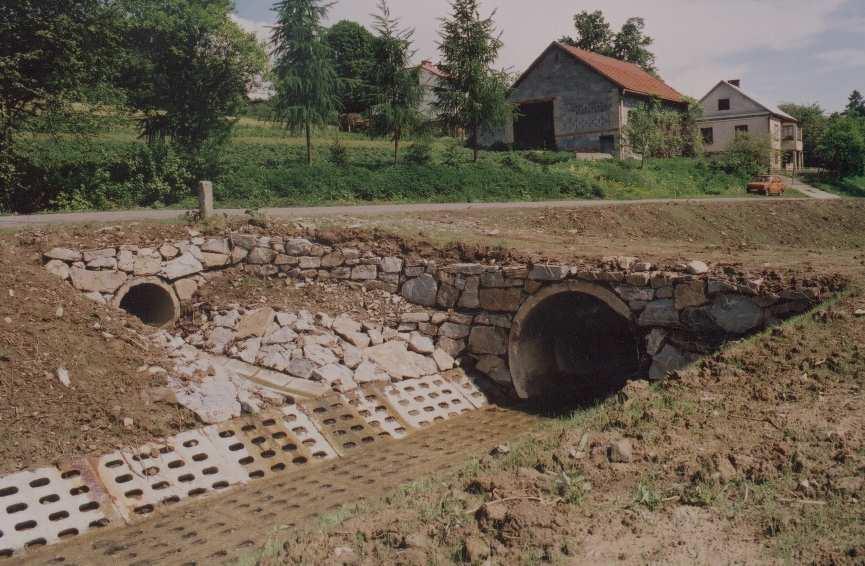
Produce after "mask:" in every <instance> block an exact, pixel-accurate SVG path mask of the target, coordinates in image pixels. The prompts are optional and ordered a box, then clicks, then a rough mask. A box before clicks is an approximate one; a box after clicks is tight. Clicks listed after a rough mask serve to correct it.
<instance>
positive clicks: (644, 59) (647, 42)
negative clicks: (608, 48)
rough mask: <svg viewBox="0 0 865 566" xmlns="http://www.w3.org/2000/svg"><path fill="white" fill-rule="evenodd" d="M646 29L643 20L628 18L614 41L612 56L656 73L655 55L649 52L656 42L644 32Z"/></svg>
mask: <svg viewBox="0 0 865 566" xmlns="http://www.w3.org/2000/svg"><path fill="white" fill-rule="evenodd" d="M645 27H646V22H645V20H643V18H628V21H626V22H625V24H624V25H623V26H622V29H621V30H620V31H619V33H617V34H616V36H615V38H614V39H613V45H612V56H613V57H615V58H616V59H621V60H622V61H627V62H628V63H633V64H635V65H639V66H640V67H642V68H643V69H645V70H646V71H649V72H650V73H655V72H656V69H655V55H654V53H652V52H651V51H649V47H651V46H652V44H653V43H654V42H655V40H654V39H652V38H651V37H649V36H648V35H646V34H645V33H644V32H643V29H644V28H645Z"/></svg>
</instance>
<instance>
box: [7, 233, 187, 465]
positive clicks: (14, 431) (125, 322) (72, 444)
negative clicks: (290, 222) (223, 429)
mask: <svg viewBox="0 0 865 566" xmlns="http://www.w3.org/2000/svg"><path fill="white" fill-rule="evenodd" d="M27 244H28V245H19V243H18V242H17V241H16V240H15V239H13V238H9V237H7V238H3V239H0V293H2V297H3V298H2V300H0V390H2V399H3V402H2V403H0V472H8V471H13V470H18V469H23V468H29V467H33V466H39V465H46V464H49V463H52V462H56V461H59V460H62V459H64V458H69V457H73V456H81V455H84V454H88V453H99V452H104V451H107V450H110V449H113V448H115V447H118V446H127V445H130V444H134V443H136V442H142V441H146V440H149V439H151V438H153V437H155V436H159V435H164V434H169V433H172V432H173V431H177V430H181V429H184V428H187V427H188V426H189V425H190V424H192V416H191V413H188V412H186V411H184V410H180V409H178V408H176V407H174V406H172V405H168V404H165V403H162V402H158V401H155V400H154V399H156V398H158V395H159V386H160V385H161V384H162V382H163V380H164V378H160V377H155V376H151V375H149V374H147V373H142V372H139V371H138V368H140V367H141V366H145V365H152V364H155V363H159V362H160V361H162V360H161V356H160V355H159V354H160V353H159V352H157V351H154V350H153V349H152V346H151V350H150V351H148V350H146V349H145V346H144V344H145V342H144V341H143V340H142V338H141V333H144V332H147V331H148V330H147V329H146V328H144V327H143V326H142V325H140V324H137V323H136V321H134V320H131V319H130V318H128V317H125V316H122V315H118V313H116V312H114V311H113V310H111V309H108V308H106V307H103V306H99V305H96V304H95V303H93V302H91V301H89V300H88V299H86V298H84V296H83V295H82V294H81V293H79V292H77V291H75V290H74V289H72V287H71V286H69V285H68V284H66V283H63V282H61V281H60V280H59V279H57V278H56V277H54V276H53V275H51V274H49V273H48V272H47V271H45V270H44V269H43V268H42V267H41V262H40V256H39V252H38V251H37V249H36V248H35V247H34V246H33V245H31V242H30V241H28V242H27ZM61 309H62V310H61ZM163 363H164V361H163ZM59 368H65V369H67V370H68V372H69V377H70V380H71V385H70V386H69V387H66V386H64V385H62V384H61V382H60V381H59V379H58V377H57V373H56V372H57V370H58V369H59ZM126 418H131V419H132V424H131V426H124V424H123V420H124V419H126Z"/></svg>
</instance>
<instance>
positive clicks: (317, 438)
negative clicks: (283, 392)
mask: <svg viewBox="0 0 865 566" xmlns="http://www.w3.org/2000/svg"><path fill="white" fill-rule="evenodd" d="M279 412H280V413H282V420H283V421H285V424H286V426H287V427H288V429H289V430H291V432H292V433H294V435H295V436H297V438H298V439H299V440H300V442H301V444H303V446H305V447H306V448H307V449H308V450H309V451H310V453H311V454H312V457H313V458H315V459H316V460H330V459H332V458H337V457H338V454H337V451H336V449H334V447H333V446H332V445H331V444H330V442H329V441H328V440H327V439H326V438H325V437H324V435H323V434H322V432H321V430H320V428H319V425H317V424H316V423H314V422H313V420H312V419H311V418H310V417H309V415H308V414H307V413H306V411H305V410H304V409H303V408H302V407H301V406H300V405H298V404H297V403H292V404H290V405H284V406H283V407H281V408H280V409H279Z"/></svg>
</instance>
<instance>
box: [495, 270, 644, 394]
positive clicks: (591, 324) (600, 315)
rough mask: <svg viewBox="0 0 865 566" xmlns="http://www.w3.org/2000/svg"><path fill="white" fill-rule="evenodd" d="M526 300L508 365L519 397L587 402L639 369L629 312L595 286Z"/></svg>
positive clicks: (563, 288) (551, 291) (555, 290)
mask: <svg viewBox="0 0 865 566" xmlns="http://www.w3.org/2000/svg"><path fill="white" fill-rule="evenodd" d="M545 291H547V292H546V293H542V294H541V295H540V296H536V297H533V298H532V299H531V300H529V301H527V302H526V304H525V305H524V306H523V308H522V309H521V310H520V312H519V313H518V314H517V318H516V319H515V324H514V327H513V329H512V332H511V341H510V345H509V362H510V368H511V374H512V376H513V381H514V386H515V388H516V390H517V392H518V394H519V395H520V397H523V398H526V399H529V398H534V399H547V400H552V399H556V400H559V401H567V402H572V401H576V402H580V403H588V402H592V401H594V400H597V399H602V398H605V397H607V396H609V395H610V394H612V393H615V392H616V391H618V390H619V389H621V388H622V387H623V386H624V385H625V383H626V382H627V380H628V379H629V378H632V377H634V376H635V375H637V374H638V373H639V370H640V350H639V340H638V337H637V333H636V332H635V329H634V327H633V324H632V320H631V316H630V310H629V309H628V306H627V305H626V304H624V303H623V302H622V301H621V300H620V299H618V297H616V296H615V295H613V294H612V293H610V292H609V291H607V290H606V289H603V288H600V287H594V286H591V285H566V286H565V285H563V286H560V287H559V288H549V289H548V290H545Z"/></svg>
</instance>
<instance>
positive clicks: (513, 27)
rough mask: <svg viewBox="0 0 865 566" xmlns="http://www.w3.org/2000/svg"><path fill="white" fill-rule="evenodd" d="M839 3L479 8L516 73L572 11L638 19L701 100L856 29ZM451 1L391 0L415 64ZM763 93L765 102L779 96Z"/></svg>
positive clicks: (608, 1)
mask: <svg viewBox="0 0 865 566" xmlns="http://www.w3.org/2000/svg"><path fill="white" fill-rule="evenodd" d="M246 1H249V2H252V1H253V0H246ZM857 1H859V0H857ZM243 2H244V0H239V2H238V3H239V4H243ZM845 2H846V3H847V4H848V5H849V0H819V1H816V0H723V1H720V0H579V1H577V2H575V1H574V0H536V1H534V2H530V3H526V2H524V1H522V0H482V3H481V5H482V8H481V10H482V13H484V14H486V13H489V12H490V11H492V10H496V16H495V20H496V23H497V25H498V27H499V29H501V30H502V31H503V36H502V39H503V40H504V44H505V45H504V48H503V49H502V52H501V56H500V61H499V64H500V65H501V66H503V67H507V68H510V69H512V70H514V71H522V70H524V69H525V68H527V67H528V66H529V65H530V64H531V62H532V61H533V60H534V59H535V57H537V56H538V55H539V54H540V53H541V51H542V50H543V49H544V48H545V47H546V46H547V45H548V44H549V43H550V42H551V41H554V40H556V39H558V38H559V37H561V36H562V35H565V34H572V33H573V24H572V18H573V15H574V13H576V12H578V11H581V10H589V11H593V10H601V11H603V12H604V14H605V15H606V16H607V18H608V19H609V20H610V22H611V23H612V25H613V26H614V27H618V26H621V24H622V23H624V21H625V20H626V19H627V18H629V17H632V16H639V17H643V18H644V19H645V21H646V31H647V33H648V34H649V35H651V36H652V37H654V38H655V45H654V47H653V49H654V52H655V54H656V56H657V60H658V65H659V70H660V72H661V75H662V76H663V77H664V79H665V80H666V81H668V82H669V83H670V85H672V86H673V87H675V88H676V89H678V90H679V91H681V92H683V93H685V94H688V95H690V96H693V97H695V98H700V97H701V96H703V95H704V94H705V93H706V92H707V91H708V90H709V89H710V88H711V87H712V86H714V85H715V83H717V82H718V81H719V80H722V79H732V78H741V79H743V80H744V81H745V84H746V85H747V84H753V83H755V82H758V80H757V79H767V78H768V79H771V77H768V76H762V75H761V76H753V77H749V76H748V73H749V72H752V73H756V72H757V71H756V69H757V68H760V67H761V65H760V64H759V63H760V61H757V60H755V59H756V57H757V55H756V53H759V52H760V51H761V50H771V51H777V52H784V51H786V50H797V51H798V52H799V53H801V50H802V49H803V48H808V49H810V50H811V51H812V52H819V49H818V48H819V45H817V44H816V41H817V38H818V37H819V36H820V34H821V33H824V32H827V31H830V30H831V31H842V30H847V31H854V29H853V28H855V26H854V25H853V24H854V23H857V24H858V23H860V21H861V17H858V15H857V16H856V17H853V18H849V17H848V18H847V19H842V18H840V17H833V15H834V16H837V11H838V9H839V8H841V7H842V6H844V4H845ZM376 3H377V0H340V1H339V2H338V3H337V4H335V5H334V6H333V8H332V9H331V13H330V18H329V22H330V23H334V22H336V21H338V20H340V19H350V20H355V21H358V22H361V23H363V24H364V25H367V26H370V25H371V23H372V18H371V17H370V14H371V13H373V12H375V11H376ZM449 3H450V2H449V0H424V1H423V2H421V1H419V0H390V1H389V4H390V7H391V11H392V12H393V14H394V15H395V16H398V17H400V18H402V23H403V25H405V26H408V27H413V28H415V30H416V33H415V48H416V49H417V55H416V58H417V59H433V60H435V59H436V58H437V55H438V49H437V41H438V28H439V20H438V18H440V17H442V16H445V15H446V14H447V13H448V9H449ZM857 14H858V12H857ZM250 24H253V25H256V26H259V27H262V26H265V25H266V24H262V23H256V22H250ZM855 31H860V30H855ZM851 51H855V50H851ZM845 56H846V57H847V59H846V61H858V60H859V59H858V57H861V52H860V53H846V54H844V53H835V54H834V55H828V54H827V55H826V57H830V58H831V57H834V58H835V60H845V59H844V57H845ZM749 59H750V61H749ZM762 67H764V68H765V66H762ZM770 83H771V81H770ZM764 94H766V95H767V96H766V98H767V99H769V100H771V99H772V98H778V97H779V96H780V94H778V93H775V94H776V95H777V96H772V94H770V93H764Z"/></svg>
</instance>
